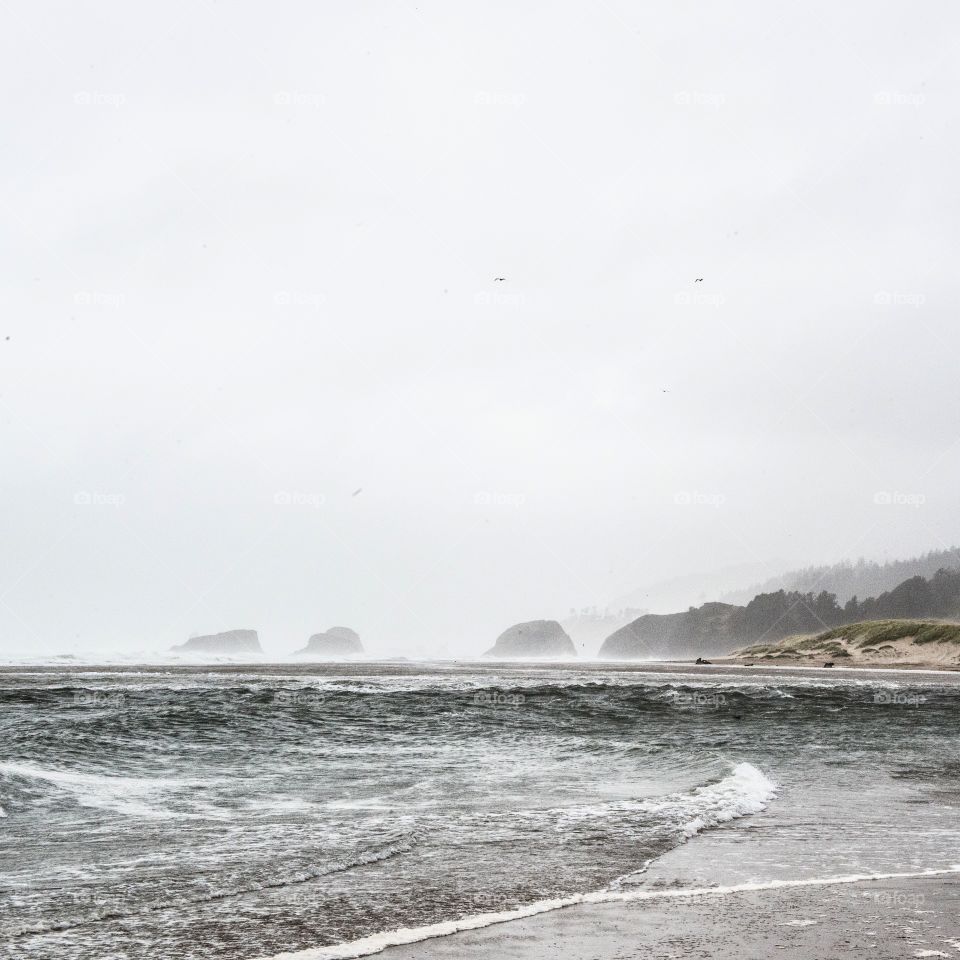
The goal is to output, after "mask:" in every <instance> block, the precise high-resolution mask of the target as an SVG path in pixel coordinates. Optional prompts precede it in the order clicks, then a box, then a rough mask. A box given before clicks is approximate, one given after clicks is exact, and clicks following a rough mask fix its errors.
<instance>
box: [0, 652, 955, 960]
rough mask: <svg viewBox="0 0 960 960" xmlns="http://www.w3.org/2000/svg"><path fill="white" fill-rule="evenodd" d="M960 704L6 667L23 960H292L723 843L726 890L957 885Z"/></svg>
mask: <svg viewBox="0 0 960 960" xmlns="http://www.w3.org/2000/svg"><path fill="white" fill-rule="evenodd" d="M958 679H960V678H956V677H951V676H945V675H937V674H912V675H903V674H899V675H893V674H889V673H884V674H879V673H878V674H871V675H867V676H865V675H864V674H858V675H852V674H846V673H840V672H836V673H834V672H815V671H793V672H777V673H772V672H769V671H768V672H761V671H758V672H752V671H746V670H737V671H726V672H725V671H722V670H700V671H695V670H689V669H688V670H686V671H683V670H677V669H674V668H656V669H649V670H644V669H638V668H627V667H616V666H613V667H604V668H601V667H600V666H597V665H593V666H592V665H583V666H578V667H571V666H557V667H542V666H538V667H531V666H526V667H524V666H504V665H486V666H480V665H470V664H466V665H459V666H457V665H440V664H423V665H415V664H409V665H399V664H354V665H349V666H348V665H330V666H319V665H314V666H309V667H296V666H278V667H250V666H248V667H234V668H210V669H198V668H183V667H154V668H150V669H147V668H142V669H137V668H129V667H125V668H122V669H121V668H112V669H108V668H102V669H99V670H92V671H73V672H69V673H68V672H65V671H63V670H62V669H50V670H39V669H33V670H27V669H19V670H15V669H2V668H0V808H2V811H3V813H4V814H5V816H3V817H0V891H2V894H3V895H2V897H0V932H2V939H0V955H2V956H9V957H17V958H21V957H22V958H33V960H39V958H44V960H46V958H50V960H73V958H98V960H107V958H127V957H130V958H134V957H137V958H174V957H176V958H184V957H191V958H192V957H197V958H200V957H202V958H205V960H217V958H247V957H265V956H271V955H272V954H275V953H279V952H282V951H291V950H297V949H302V948H307V947H317V946H324V945H332V944H338V943H343V942H345V941H351V940H355V939H358V938H361V937H365V936H370V935H372V934H376V933H380V932H383V931H389V930H393V929H396V928H398V927H405V926H407V927H409V926H420V925H427V924H433V923H438V922H442V921H446V920H452V919H455V918H458V917H464V916H470V915H474V914H478V913H489V912H500V911H504V910H509V909H512V908H515V907H518V906H522V905H525V904H531V903H535V902H537V901H540V900H545V899H551V898H557V897H563V896H568V895H571V894H576V893H584V892H587V891H594V890H604V889H622V888H624V887H630V886H631V885H638V884H643V883H644V882H645V878H646V877H647V874H645V873H644V869H645V867H646V866H647V865H648V864H650V863H653V864H656V863H657V862H658V859H659V858H661V857H663V856H664V854H667V853H669V852H671V851H675V850H677V849H678V848H680V847H681V846H683V845H685V844H689V845H690V846H689V849H690V850H695V849H696V847H695V845H696V844H698V843H702V842H703V841H704V840H705V839H706V836H705V835H706V834H709V833H711V832H715V831H718V830H724V831H731V832H730V833H729V835H728V837H727V839H728V840H729V841H730V842H729V843H728V844H727V849H728V850H731V851H736V850H737V849H738V848H739V846H740V840H739V839H738V838H739V837H746V836H747V834H748V833H749V835H750V843H749V856H744V857H742V858H741V857H738V856H736V854H735V853H734V854H731V855H729V858H728V862H726V863H724V864H720V865H719V866H718V865H717V864H712V865H711V869H712V870H713V872H714V875H715V882H738V881H742V880H766V879H778V878H793V877H811V876H817V875H828V874H834V873H838V872H845V871H846V872H849V871H856V872H887V871H898V870H922V869H928V868H943V867H949V866H950V865H952V864H956V863H958V862H960V816H958V813H960V737H958V734H960V686H958V684H957V680H958ZM760 826H762V827H763V830H762V831H759V830H757V829H756V828H757V827H760ZM737 831H739V833H738V832H737ZM701 834H702V835H704V836H700V835H701ZM758 838H759V839H758ZM743 849H744V850H746V849H747V847H746V845H744V846H743Z"/></svg>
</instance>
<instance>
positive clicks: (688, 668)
mask: <svg viewBox="0 0 960 960" xmlns="http://www.w3.org/2000/svg"><path fill="white" fill-rule="evenodd" d="M811 659H814V658H811ZM815 659H816V660H817V661H818V662H817V663H803V662H799V663H798V662H797V660H796V659H795V658H791V657H775V658H769V659H762V660H761V659H751V658H749V657H731V656H721V657H714V658H713V659H711V660H710V662H709V663H703V664H698V663H696V661H694V660H607V659H604V660H599V659H587V658H583V659H581V660H535V659H529V660H490V659H486V658H484V659H479V658H478V659H475V660H474V659H464V658H461V659H457V660H431V659H424V660H406V661H403V662H398V661H396V660H390V659H382V660H378V659H376V658H369V659H366V660H312V661H306V662H303V661H284V660H230V661H223V660H221V661H212V662H189V663H188V662H183V661H173V660H172V661H169V662H157V661H144V662H139V663H138V662H128V663H125V662H118V661H106V662H101V663H95V662H92V661H87V662H83V661H80V662H70V661H66V662H60V663H50V662H43V663H22V662H20V663H3V662H0V674H8V675H16V674H98V673H99V674H104V673H106V674H123V673H144V674H152V673H153V674H160V673H166V672H169V671H171V670H175V671H178V672H182V673H223V674H230V673H250V672H251V671H254V672H262V673H263V674H264V675H266V676H270V675H273V676H290V675H310V674H312V673H324V674H326V675H334V672H335V671H337V672H339V673H342V674H343V675H345V676H346V675H352V676H355V675H357V673H358V672H360V673H362V672H363V670H364V669H370V670H374V671H376V672H377V673H379V674H380V675H382V676H391V675H393V676H414V675H417V674H420V673H422V672H423V669H424V668H432V669H434V670H436V671H438V672H444V671H449V672H450V673H451V674H455V673H456V672H457V671H464V672H469V673H471V674H476V673H481V674H483V673H490V674H493V673H502V672H503V671H504V670H505V669H507V670H514V671H515V672H516V673H517V674H520V675H522V674H524V673H528V672H534V671H537V670H556V671H561V672H571V673H572V672H577V671H579V670H592V671H595V672H597V673H653V674H669V673H681V672H682V673H690V674H693V675H699V674H702V675H705V676H710V675H711V674H713V675H717V674H721V673H722V672H723V670H736V671H737V672H740V671H751V672H756V673H757V674H762V673H763V672H764V671H767V670H769V671H770V672H771V673H775V674H780V673H789V672H791V671H793V672H796V673H797V674H809V673H823V674H824V675H826V676H830V675H833V674H836V673H845V674H849V673H926V674H942V675H944V676H955V675H957V674H958V673H960V664H958V665H950V664H943V663H940V662H936V663H935V664H934V663H924V662H918V661H912V662H905V663H892V664H891V663H863V662H861V663H856V664H844V663H843V662H842V661H841V662H835V665H834V666H833V667H824V666H823V664H822V663H820V662H819V661H821V660H822V659H823V658H822V657H817V658H815Z"/></svg>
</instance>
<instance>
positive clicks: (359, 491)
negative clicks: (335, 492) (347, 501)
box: [351, 487, 363, 497]
mask: <svg viewBox="0 0 960 960" xmlns="http://www.w3.org/2000/svg"><path fill="white" fill-rule="evenodd" d="M358 493H363V487H357V489H356V490H354V491H353V493H352V494H351V496H354V497H355V496H356V495H357V494H358Z"/></svg>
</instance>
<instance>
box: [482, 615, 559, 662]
mask: <svg viewBox="0 0 960 960" xmlns="http://www.w3.org/2000/svg"><path fill="white" fill-rule="evenodd" d="M576 655H577V648H576V647H575V646H574V645H573V641H572V640H571V639H570V637H569V636H568V635H567V632H566V630H564V629H563V627H561V626H560V624H559V623H557V621H556V620H530V621H528V622H527V623H516V624H514V625H513V626H512V627H510V628H509V629H507V630H504V631H503V633H501V634H500V636H499V637H497V642H496V643H495V644H494V645H493V646H492V647H491V648H490V649H489V650H488V651H487V652H486V653H485V654H484V656H485V657H575V656H576Z"/></svg>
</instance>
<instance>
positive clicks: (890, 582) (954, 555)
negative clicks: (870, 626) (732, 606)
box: [720, 547, 960, 604]
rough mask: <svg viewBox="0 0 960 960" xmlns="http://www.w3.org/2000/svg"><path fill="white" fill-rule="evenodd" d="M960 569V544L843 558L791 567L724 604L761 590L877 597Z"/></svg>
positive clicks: (731, 595) (745, 600) (843, 599)
mask: <svg viewBox="0 0 960 960" xmlns="http://www.w3.org/2000/svg"><path fill="white" fill-rule="evenodd" d="M950 567H957V568H960V547H950V548H949V549H946V550H934V551H931V552H930V553H925V554H923V555H922V556H919V557H914V558H912V559H910V560H891V561H889V562H887V563H877V562H875V561H873V560H863V559H861V560H857V561H856V562H855V563H851V562H849V561H844V562H843V563H835V564H832V565H826V566H820V567H805V568H804V569H802V570H790V571H788V572H787V573H784V574H781V575H780V576H777V577H771V578H770V579H769V580H765V581H763V582H762V583H759V584H756V585H754V586H752V587H749V588H747V589H744V590H736V591H732V592H730V593H725V594H723V595H722V596H721V597H720V599H721V600H722V601H724V602H725V603H736V604H745V603H748V602H749V601H750V599H751V598H753V597H755V596H757V594H761V593H774V592H776V591H778V590H786V591H789V592H797V593H808V592H813V593H820V591H822V590H826V591H828V592H829V593H833V594H836V596H837V600H838V601H839V602H840V603H841V604H842V603H846V602H847V601H848V600H849V599H850V598H851V597H853V596H857V597H876V596H878V595H879V594H881V593H884V592H885V591H888V590H892V589H893V588H894V587H896V586H897V585H898V584H900V583H903V581H904V580H907V579H909V578H910V577H925V578H927V579H929V578H931V577H933V576H934V575H935V574H936V572H937V571H938V570H939V569H941V568H950Z"/></svg>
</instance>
